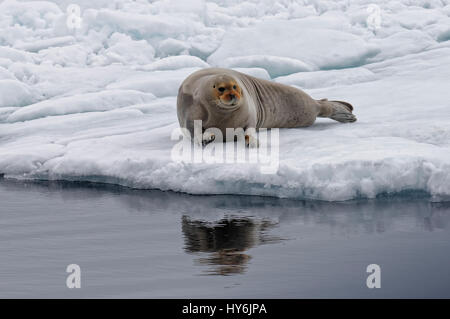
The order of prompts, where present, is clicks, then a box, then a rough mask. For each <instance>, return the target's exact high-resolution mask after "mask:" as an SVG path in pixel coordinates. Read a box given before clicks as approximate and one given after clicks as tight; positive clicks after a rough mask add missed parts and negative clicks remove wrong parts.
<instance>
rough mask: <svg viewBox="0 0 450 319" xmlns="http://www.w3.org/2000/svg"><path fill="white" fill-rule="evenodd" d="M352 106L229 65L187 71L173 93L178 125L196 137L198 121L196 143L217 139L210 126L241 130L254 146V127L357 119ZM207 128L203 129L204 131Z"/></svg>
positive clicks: (255, 142)
mask: <svg viewBox="0 0 450 319" xmlns="http://www.w3.org/2000/svg"><path fill="white" fill-rule="evenodd" d="M352 111H353V106H352V105H351V104H350V103H347V102H342V101H328V100H327V99H321V100H315V99H313V98H311V97H310V96H309V95H308V94H306V93H305V92H303V91H302V90H300V89H297V88H295V87H292V86H288V85H284V84H281V83H276V82H272V81H267V80H263V79H259V78H255V77H253V76H250V75H246V74H243V73H240V72H237V71H234V70H230V69H222V68H207V69H202V70H199V71H196V72H194V73H192V74H191V75H189V76H188V77H187V78H186V79H185V80H184V81H183V83H182V84H181V86H180V88H179V90H178V96H177V115H178V121H179V123H180V126H181V127H182V128H185V129H187V131H188V132H189V133H190V136H191V137H194V140H196V137H195V136H194V121H196V120H201V121H202V122H201V123H202V128H201V129H202V131H201V133H202V134H200V138H199V139H197V140H196V141H197V142H199V143H201V144H203V145H206V144H208V143H209V142H212V141H213V140H215V139H216V135H217V134H214V133H208V131H210V130H208V129H210V128H216V129H219V130H220V131H221V132H222V134H221V135H222V137H223V138H222V139H223V141H226V140H228V139H227V138H226V136H227V134H226V129H227V128H233V129H236V128H242V129H243V130H244V132H245V141H246V145H247V146H250V147H254V146H257V144H258V141H257V139H256V137H255V133H254V132H255V130H257V129H260V128H294V127H307V126H310V125H312V124H313V123H314V122H315V120H316V118H317V117H327V118H331V119H333V120H336V121H338V122H342V123H347V122H354V121H356V117H355V116H354V115H353V114H352ZM205 131H206V132H205Z"/></svg>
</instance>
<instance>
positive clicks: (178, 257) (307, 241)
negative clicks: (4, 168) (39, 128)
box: [0, 179, 450, 298]
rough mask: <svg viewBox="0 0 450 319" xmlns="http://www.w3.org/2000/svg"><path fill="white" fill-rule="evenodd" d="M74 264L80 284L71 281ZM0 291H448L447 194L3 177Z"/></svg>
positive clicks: (176, 294)
mask: <svg viewBox="0 0 450 319" xmlns="http://www.w3.org/2000/svg"><path fill="white" fill-rule="evenodd" d="M69 264H77V265H79V266H80V268H81V288H80V289H69V288H67V286H66V278H67V276H68V275H69V274H68V273H67V272H66V267H67V266H68V265H69ZM369 264H378V265H379V266H380V267H381V288H379V289H376V288H375V289H369V288H368V287H367V286H366V278H367V276H368V275H369V274H368V273H367V272H366V267H367V266H368V265H369ZM0 297H2V298H5V297H27V298H28V297H39V298H50V297H61V298H88V297H97V298H104V297H105V298H106V297H124V298H166V297H167V298H354V297H357V298H381V297H397V298H415V297H425V298H429V297H438V298H442V297H446V298H449V297H450V203H449V202H441V203H433V202H431V201H430V199H429V198H428V197H427V196H426V195H424V194H414V193H410V194H405V195H403V196H393V197H387V196H386V197H381V198H377V199H374V200H355V201H348V202H339V203H329V202H319V201H295V200H283V199H275V198H268V197H248V196H191V195H186V194H178V193H172V192H161V191H149V190H146V191H144V190H132V189H127V188H123V187H118V186H108V185H100V184H89V183H68V182H23V181H13V180H6V179H0Z"/></svg>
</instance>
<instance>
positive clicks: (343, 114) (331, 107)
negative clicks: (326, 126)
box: [318, 99, 356, 123]
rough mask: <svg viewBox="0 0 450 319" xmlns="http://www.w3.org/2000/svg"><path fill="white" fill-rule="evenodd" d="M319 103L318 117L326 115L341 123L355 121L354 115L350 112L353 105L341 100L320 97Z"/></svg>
mask: <svg viewBox="0 0 450 319" xmlns="http://www.w3.org/2000/svg"><path fill="white" fill-rule="evenodd" d="M319 103H320V112H319V115H318V116H319V117H328V118H330V119H333V120H335V121H338V122H341V123H349V122H355V121H356V117H355V115H353V114H352V111H353V106H352V105H351V104H350V103H347V102H343V101H328V100H327V99H322V100H320V101H319Z"/></svg>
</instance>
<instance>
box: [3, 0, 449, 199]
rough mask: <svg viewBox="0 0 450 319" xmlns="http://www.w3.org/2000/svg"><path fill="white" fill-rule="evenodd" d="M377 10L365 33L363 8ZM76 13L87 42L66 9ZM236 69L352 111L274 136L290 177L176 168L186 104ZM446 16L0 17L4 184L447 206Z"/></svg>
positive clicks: (194, 9)
mask: <svg viewBox="0 0 450 319" xmlns="http://www.w3.org/2000/svg"><path fill="white" fill-rule="evenodd" d="M371 3H375V4H377V5H378V6H379V8H380V10H381V17H380V18H381V19H380V22H381V23H380V27H379V28H378V29H376V30H374V28H373V27H371V25H370V24H368V22H367V21H368V20H367V19H368V17H369V15H370V14H371V13H370V12H368V11H367V8H368V6H369V4H371ZM70 4H77V5H79V7H80V9H81V18H82V20H81V23H80V27H79V28H72V27H71V24H70V23H68V18H69V15H70V13H67V11H66V9H67V7H68V6H69V5H70ZM211 66H213V67H214V66H218V67H228V68H235V69H237V70H239V71H241V72H245V73H248V74H251V75H254V76H258V77H261V78H266V79H272V80H273V81H276V82H280V83H285V84H288V85H293V86H296V87H299V88H301V89H303V90H305V91H306V92H307V93H308V94H310V95H311V96H313V97H314V98H317V99H319V98H325V97H326V98H329V99H334V100H344V101H349V102H350V103H352V104H353V106H354V107H355V111H354V113H355V114H356V116H357V117H358V121H357V122H356V123H352V124H341V123H337V122H334V121H332V120H328V119H320V120H318V121H317V122H316V124H315V125H313V126H311V127H309V128H302V129H283V130H280V158H279V161H280V166H279V170H278V172H277V173H276V174H273V175H271V174H262V173H261V172H260V170H259V167H258V165H256V164H234V165H233V164H205V163H203V164H195V163H177V162H174V161H173V160H172V159H171V156H170V154H171V150H172V148H173V147H174V145H175V144H176V143H177V141H173V140H171V138H170V137H171V133H172V131H173V130H174V129H175V128H177V127H178V121H177V116H176V94H177V92H178V87H179V85H180V84H181V82H182V81H183V80H184V78H185V77H187V76H188V75H189V74H190V73H192V72H194V71H196V70H199V69H201V68H205V67H211ZM449 84H450V1H446V0H401V1H372V2H371V1H365V0H357V1H346V0H343V1H331V0H330V1H328V0H323V1H318V0H298V1H292V0H277V1H272V0H270V1H269V0H267V1H265V0H261V1H256V0H255V1H253V0H247V1H238V0H228V1H227V0H217V1H202V0H195V1H183V2H179V1H175V0H171V1H167V0H166V1H146V0H137V1H131V0H127V1H110V0H108V1H107V0H101V1H87V0H82V1H74V0H55V1H53V2H50V1H17V0H4V1H2V2H0V175H1V174H4V176H5V177H12V178H27V179H65V180H77V181H79V180H82V181H98V182H106V183H116V184H121V185H124V186H130V187H136V188H157V189H162V190H173V191H181V192H188V193H192V194H223V193H226V194H250V195H264V196H277V197H289V198H297V199H305V198H306V199H321V200H330V201H334V200H347V199H352V198H357V197H375V196H377V195H379V194H383V193H398V192H403V191H410V190H419V191H424V192H427V193H429V194H430V195H432V196H433V198H434V200H437V201H439V200H448V199H449V198H450V89H449V88H450V85H449Z"/></svg>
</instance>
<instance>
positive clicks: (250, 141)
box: [245, 127, 259, 148]
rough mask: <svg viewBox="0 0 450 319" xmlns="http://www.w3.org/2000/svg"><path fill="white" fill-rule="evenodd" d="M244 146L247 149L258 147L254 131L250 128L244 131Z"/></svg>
mask: <svg viewBox="0 0 450 319" xmlns="http://www.w3.org/2000/svg"><path fill="white" fill-rule="evenodd" d="M245 146H247V147H249V148H258V147H259V141H258V138H257V137H256V129H254V128H252V127H251V128H248V129H246V130H245Z"/></svg>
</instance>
